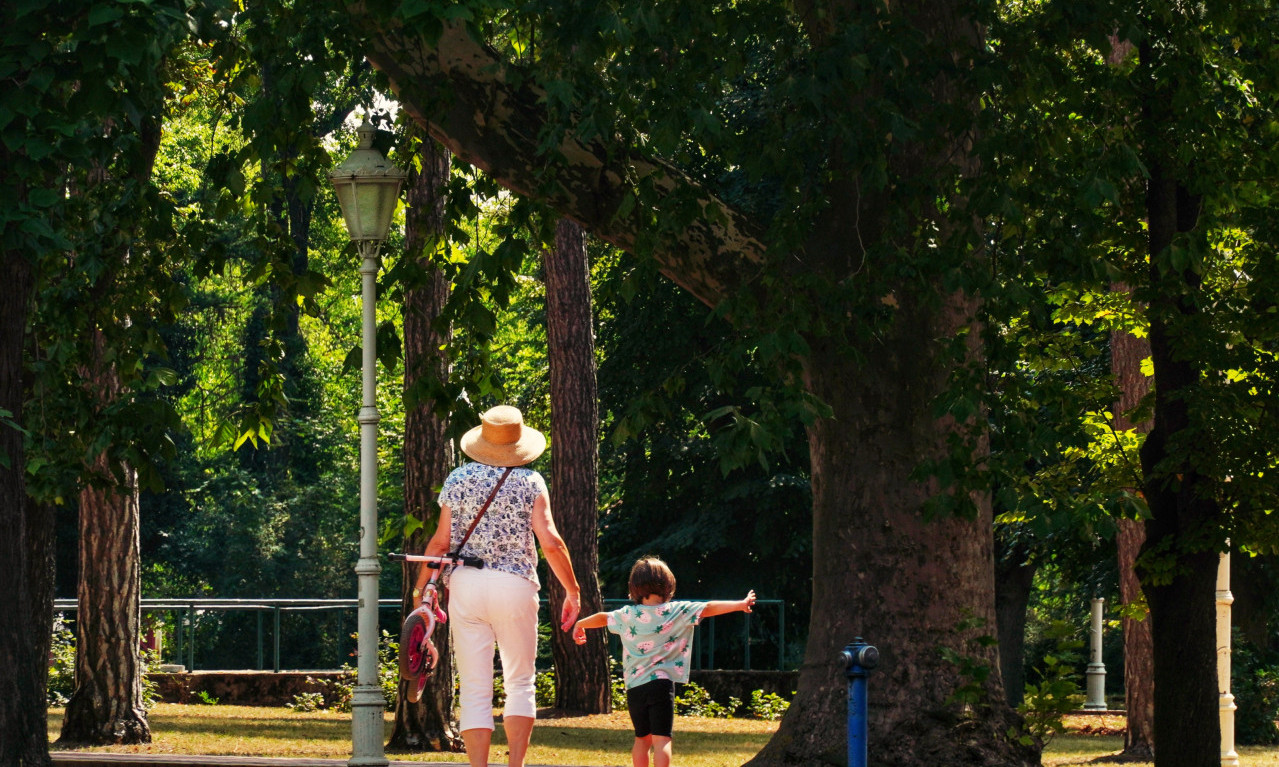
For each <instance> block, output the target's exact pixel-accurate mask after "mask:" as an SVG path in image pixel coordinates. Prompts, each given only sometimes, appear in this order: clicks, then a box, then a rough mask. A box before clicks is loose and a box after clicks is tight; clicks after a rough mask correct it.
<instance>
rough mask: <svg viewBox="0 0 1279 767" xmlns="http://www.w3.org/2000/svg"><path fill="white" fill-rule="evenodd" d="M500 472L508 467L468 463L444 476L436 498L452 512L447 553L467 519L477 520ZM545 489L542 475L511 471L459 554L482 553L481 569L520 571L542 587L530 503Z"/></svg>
mask: <svg viewBox="0 0 1279 767" xmlns="http://www.w3.org/2000/svg"><path fill="white" fill-rule="evenodd" d="M504 471H506V469H505V468H504V467H502V466H489V465H488V464H486V463H467V464H463V465H462V466H459V467H458V468H456V469H454V470H453V471H452V473H450V474H449V476H448V479H445V480H444V487H443V489H441V490H440V498H439V502H440V505H441V506H448V507H449V511H450V512H451V515H452V524H451V525H450V531H449V532H450V538H449V550H450V551H455V550H456V549H457V544H458V542H459V541H461V540H462V536H463V535H464V534H465V533H466V528H468V527H470V526H471V520H473V519H475V515H476V513H478V512H479V510H480V507H481V506H483V505H484V501H485V500H487V499H488V497H489V493H491V492H493V486H494V485H496V484H497V481H498V480H499V479H501V477H502V472H504ZM545 492H546V480H544V479H542V475H541V474H538V473H537V472H536V471H533V470H532V469H525V468H520V467H517V468H515V469H512V470H511V475H510V476H509V477H507V478H506V481H505V482H503V483H502V489H501V490H498V491H497V496H495V497H494V498H493V502H492V503H491V504H489V507H488V510H487V511H485V512H484V516H483V517H482V518H481V519H480V523H479V524H478V525H476V526H475V531H474V532H472V533H471V537H470V538H469V539H467V541H466V548H465V550H464V551H463V552H462V553H463V554H465V555H467V556H468V557H480V558H481V559H483V560H484V567H485V568H491V569H493V570H501V571H502V572H506V573H512V574H514V575H518V576H520V577H521V578H524V579H526V580H529V581H532V582H533V584H534V585H536V586H539V587H540V585H541V584H540V583H539V582H538V579H537V548H536V544H535V543H534V540H533V502H534V501H535V500H537V497H538V496H539V495H541V494H542V493H545Z"/></svg>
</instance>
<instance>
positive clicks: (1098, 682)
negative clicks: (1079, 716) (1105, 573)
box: [1084, 599, 1106, 711]
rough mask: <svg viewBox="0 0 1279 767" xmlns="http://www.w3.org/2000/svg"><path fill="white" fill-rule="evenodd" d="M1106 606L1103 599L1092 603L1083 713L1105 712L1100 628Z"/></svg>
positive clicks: (1104, 672)
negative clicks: (1089, 649)
mask: <svg viewBox="0 0 1279 767" xmlns="http://www.w3.org/2000/svg"><path fill="white" fill-rule="evenodd" d="M1105 604H1106V600H1104V599H1094V600H1093V601H1092V631H1090V632H1089V634H1090V635H1091V637H1090V638H1091V639H1092V655H1091V657H1090V658H1089V663H1088V671H1087V677H1088V700H1087V702H1086V703H1084V710H1085V711H1105V710H1106V664H1104V663H1102V662H1101V627H1102V611H1103V609H1104V606H1105Z"/></svg>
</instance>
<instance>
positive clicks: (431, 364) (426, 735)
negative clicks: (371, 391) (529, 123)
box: [387, 136, 462, 751]
mask: <svg viewBox="0 0 1279 767" xmlns="http://www.w3.org/2000/svg"><path fill="white" fill-rule="evenodd" d="M420 147H421V149H420V150H419V157H420V159H421V164H422V170H421V172H420V173H417V174H416V175H415V176H414V177H413V178H412V180H411V181H410V183H409V187H408V190H407V198H408V210H407V212H406V213H405V235H406V238H407V243H406V250H407V252H408V257H409V258H413V259H416V260H417V262H418V264H419V265H420V266H421V267H422V279H421V281H420V282H418V283H416V284H414V285H413V286H412V287H411V288H410V289H409V290H408V291H407V292H406V293H405V298H404V391H405V399H406V403H405V404H406V407H405V410H406V412H405V419H404V508H405V510H406V511H407V512H408V513H409V514H412V515H413V516H415V517H417V518H418V519H419V520H421V521H422V522H423V524H425V525H427V527H426V528H423V529H419V530H417V531H415V532H414V533H413V534H412V535H410V536H409V537H408V538H407V539H406V540H405V541H404V550H405V551H408V552H414V553H419V554H420V553H422V551H423V550H424V549H425V548H426V541H427V539H428V538H429V535H427V534H426V533H427V532H429V530H430V529H431V524H432V523H435V522H438V521H439V506H438V505H437V504H436V503H435V488H437V487H439V486H440V485H442V484H444V478H445V477H446V476H448V473H449V468H450V467H451V465H452V445H451V443H450V441H449V438H448V435H447V434H446V432H445V426H446V424H445V422H444V419H443V418H441V417H440V415H439V414H438V413H436V412H434V404H435V403H434V402H433V401H431V400H429V399H423V398H422V397H421V396H419V392H420V391H421V390H422V388H423V384H424V382H426V381H428V380H443V379H444V378H445V377H446V376H447V375H448V360H447V359H446V358H445V356H444V355H443V353H442V352H441V351H440V347H442V346H443V345H444V343H445V342H446V341H447V340H448V335H447V333H444V332H441V331H440V330H439V329H437V328H436V326H435V323H436V319H437V318H438V317H439V315H440V310H441V309H443V307H444V304H445V302H446V301H448V294H449V286H448V280H446V279H445V277H444V275H443V274H442V273H441V272H440V271H439V270H438V269H436V268H435V267H434V266H432V265H431V259H430V252H429V250H431V249H433V247H434V245H433V243H438V242H440V241H441V238H442V237H443V232H444V191H445V188H446V184H447V183H448V174H449V154H448V152H447V151H446V150H445V149H444V148H443V147H441V146H440V145H439V144H437V143H436V142H435V141H434V140H432V139H430V138H429V137H425V136H423V137H422V140H421V143H420ZM403 567H404V578H403V584H404V585H403V588H402V593H401V594H400V597H401V611H402V613H401V619H403V618H404V617H407V616H408V614H409V613H410V612H412V611H413V610H414V609H416V608H417V600H415V599H414V598H413V593H412V592H413V583H414V578H415V576H416V573H417V571H416V569H415V568H414V567H411V566H409V565H408V564H405V565H404V566H403ZM445 607H446V609H447V605H445ZM431 641H432V642H434V643H435V647H436V649H437V650H439V652H440V662H439V666H438V667H437V668H436V670H435V673H434V676H433V677H432V679H431V681H430V684H428V685H427V688H426V692H425V693H424V694H423V696H422V699H421V700H420V701H418V702H417V703H411V702H409V699H408V693H407V690H408V683H407V682H405V681H404V680H401V681H400V690H399V692H400V694H399V697H398V699H397V700H396V704H395V724H394V726H393V728H392V730H391V736H390V740H389V742H388V743H387V745H388V746H389V747H393V748H404V749H415V750H422V751H461V750H462V738H461V735H460V733H459V732H458V730H457V724H456V722H455V721H454V720H453V660H452V656H451V654H450V653H449V631H448V624H445V623H442V624H439V625H438V626H436V629H435V633H434V634H432V636H431ZM401 649H402V648H401Z"/></svg>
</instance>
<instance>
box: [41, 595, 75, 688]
mask: <svg viewBox="0 0 1279 767" xmlns="http://www.w3.org/2000/svg"><path fill="white" fill-rule="evenodd" d="M47 690H48V693H47V694H48V699H49V705H50V706H65V705H67V701H69V700H71V693H73V692H75V633H74V632H73V631H71V629H69V628H67V622H66V620H65V619H64V618H63V617H62V613H56V614H55V615H54V616H53V643H52V644H51V645H50V647H49V683H48V687H47Z"/></svg>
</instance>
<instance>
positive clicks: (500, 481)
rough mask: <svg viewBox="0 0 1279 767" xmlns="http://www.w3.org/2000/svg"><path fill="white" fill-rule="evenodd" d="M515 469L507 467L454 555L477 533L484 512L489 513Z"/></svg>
mask: <svg viewBox="0 0 1279 767" xmlns="http://www.w3.org/2000/svg"><path fill="white" fill-rule="evenodd" d="M514 468H515V467H514V466H508V467H506V471H504V472H502V476H501V477H499V478H498V480H497V484H496V485H494V486H493V492H491V493H489V497H488V500H486V501H484V505H483V506H481V507H480V511H479V513H478V514H476V515H475V519H472V520H471V526H470V527H468V528H466V532H465V533H464V534H463V535H462V541H461V543H459V544H458V545H457V548H456V549H454V550H453V553H454V554H461V553H462V547H463V546H465V545H466V542H467V541H468V540H470V538H471V533H473V532H475V526H476V525H478V524H479V523H480V517H482V516H484V512H486V511H488V508H489V504H490V503H492V502H493V499H494V498H496V497H497V491H498V489H499V488H500V487H502V483H503V482H505V481H506V478H507V477H509V476H510V475H511V470H512V469H514Z"/></svg>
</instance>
